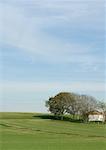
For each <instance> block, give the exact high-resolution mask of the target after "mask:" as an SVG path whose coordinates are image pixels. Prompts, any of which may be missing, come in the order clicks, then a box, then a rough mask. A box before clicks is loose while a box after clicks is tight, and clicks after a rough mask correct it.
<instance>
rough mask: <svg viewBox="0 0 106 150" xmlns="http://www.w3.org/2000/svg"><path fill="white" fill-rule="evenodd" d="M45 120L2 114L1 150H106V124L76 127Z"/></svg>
mask: <svg viewBox="0 0 106 150" xmlns="http://www.w3.org/2000/svg"><path fill="white" fill-rule="evenodd" d="M42 116H43V114H36V113H0V149H1V150H105V149H106V124H97V123H90V124H84V123H74V122H69V121H59V120H52V119H48V118H46V117H42Z"/></svg>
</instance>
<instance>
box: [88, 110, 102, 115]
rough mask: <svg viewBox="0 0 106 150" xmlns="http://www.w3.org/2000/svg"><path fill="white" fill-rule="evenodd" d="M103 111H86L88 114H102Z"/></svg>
mask: <svg viewBox="0 0 106 150" xmlns="http://www.w3.org/2000/svg"><path fill="white" fill-rule="evenodd" d="M103 114H104V113H103V112H100V111H90V112H88V115H103Z"/></svg>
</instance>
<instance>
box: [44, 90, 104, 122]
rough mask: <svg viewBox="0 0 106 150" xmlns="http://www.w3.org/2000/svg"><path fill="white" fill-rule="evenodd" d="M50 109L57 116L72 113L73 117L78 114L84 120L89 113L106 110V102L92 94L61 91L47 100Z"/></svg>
mask: <svg viewBox="0 0 106 150" xmlns="http://www.w3.org/2000/svg"><path fill="white" fill-rule="evenodd" d="M46 106H47V107H48V110H49V111H50V112H51V113H52V114H54V115H55V116H61V119H62V117H63V115H64V114H70V115H71V116H73V118H74V117H75V116H76V115H77V116H79V117H81V118H82V119H83V120H86V119H87V113H88V112H90V111H94V110H96V109H102V110H103V111H104V112H105V111H106V104H105V103H104V102H99V101H97V100H96V99H95V98H94V97H92V96H87V95H79V94H75V93H68V92H61V93H59V94H57V95H56V96H54V97H50V98H49V100H48V101H46Z"/></svg>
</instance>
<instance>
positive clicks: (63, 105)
mask: <svg viewBox="0 0 106 150" xmlns="http://www.w3.org/2000/svg"><path fill="white" fill-rule="evenodd" d="M71 101H74V97H73V94H70V93H68V92H61V93H59V94H57V95H56V96H54V97H50V98H49V100H48V101H46V106H47V107H48V108H49V111H50V112H51V113H53V114H54V115H57V116H59V115H60V116H61V119H63V114H65V113H66V112H67V111H68V110H69V108H70V102H71Z"/></svg>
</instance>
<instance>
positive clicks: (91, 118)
mask: <svg viewBox="0 0 106 150" xmlns="http://www.w3.org/2000/svg"><path fill="white" fill-rule="evenodd" d="M88 120H89V121H104V116H103V115H96V114H95V115H91V114H89V116H88Z"/></svg>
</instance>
